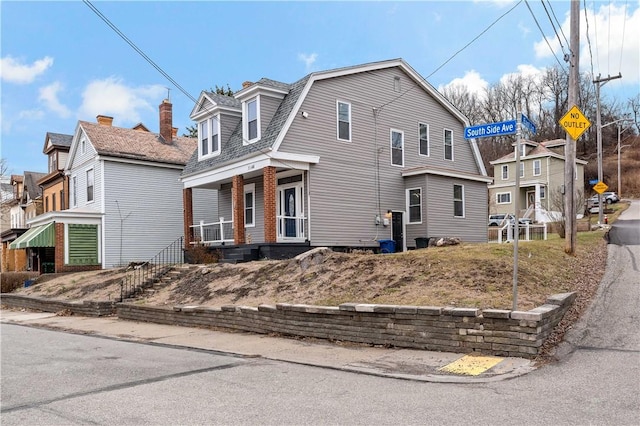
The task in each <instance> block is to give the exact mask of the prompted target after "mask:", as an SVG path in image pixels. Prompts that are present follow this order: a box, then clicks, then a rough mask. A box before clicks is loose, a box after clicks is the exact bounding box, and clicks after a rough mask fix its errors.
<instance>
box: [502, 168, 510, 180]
mask: <svg viewBox="0 0 640 426" xmlns="http://www.w3.org/2000/svg"><path fill="white" fill-rule="evenodd" d="M507 179H509V166H508V165H507V164H505V165H503V166H502V180H507Z"/></svg>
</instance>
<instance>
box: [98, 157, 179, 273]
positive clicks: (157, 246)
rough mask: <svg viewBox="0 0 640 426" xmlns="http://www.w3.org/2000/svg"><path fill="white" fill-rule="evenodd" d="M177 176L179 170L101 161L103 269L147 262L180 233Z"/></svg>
mask: <svg viewBox="0 0 640 426" xmlns="http://www.w3.org/2000/svg"><path fill="white" fill-rule="evenodd" d="M179 175H180V170H179V169H169V168H164V167H154V166H146V165H139V164H135V165H134V164H128V163H119V162H113V161H106V162H105V170H104V176H105V185H104V188H105V193H106V194H107V195H108V198H107V202H106V203H105V209H104V213H105V216H104V219H103V220H104V252H105V255H104V259H103V267H104V268H112V267H115V266H117V265H120V264H121V263H122V264H127V263H129V262H134V261H135V262H141V261H147V260H149V259H151V258H152V257H153V256H155V255H156V254H157V253H158V252H160V251H161V250H162V249H164V248H165V247H167V246H168V245H169V244H171V243H172V242H173V241H175V240H176V239H177V238H179V237H181V236H183V234H184V230H183V214H182V213H183V212H182V185H181V183H180V181H179V180H178V177H179ZM116 200H117V201H118V203H116ZM118 206H119V208H120V210H118ZM121 218H122V219H123V220H122V255H121V254H120V235H121V232H120V231H121V228H120V224H121Z"/></svg>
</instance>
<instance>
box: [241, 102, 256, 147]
mask: <svg viewBox="0 0 640 426" xmlns="http://www.w3.org/2000/svg"><path fill="white" fill-rule="evenodd" d="M244 105H245V106H244V107H245V111H244V117H245V120H244V122H245V125H244V127H245V128H244V135H245V139H246V142H255V141H257V140H258V139H260V120H259V117H260V115H259V113H258V112H259V109H260V108H259V104H258V98H257V97H256V98H253V99H252V100H250V101H248V102H246V103H245V104H244Z"/></svg>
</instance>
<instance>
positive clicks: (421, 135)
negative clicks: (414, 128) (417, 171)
mask: <svg viewBox="0 0 640 426" xmlns="http://www.w3.org/2000/svg"><path fill="white" fill-rule="evenodd" d="M418 154H419V155H425V156H427V157H428V156H429V125H428V124H423V123H419V124H418Z"/></svg>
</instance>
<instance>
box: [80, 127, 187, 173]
mask: <svg viewBox="0 0 640 426" xmlns="http://www.w3.org/2000/svg"><path fill="white" fill-rule="evenodd" d="M79 124H80V127H81V128H82V129H83V130H84V132H85V133H86V135H87V137H88V138H89V140H90V141H91V144H92V145H93V146H94V148H95V149H96V150H97V151H98V154H100V155H106V156H110V157H120V158H131V159H136V160H145V161H155V162H159V163H169V164H180V165H184V164H186V163H187V161H188V160H189V157H191V155H192V154H193V152H194V150H196V148H197V146H198V141H197V139H195V138H187V137H183V136H177V137H174V138H173V140H172V141H171V143H163V142H161V141H160V139H159V135H158V134H157V133H151V132H140V131H137V130H134V129H125V128H122V127H113V126H104V125H100V124H96V123H90V122H87V121H80V122H79Z"/></svg>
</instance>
